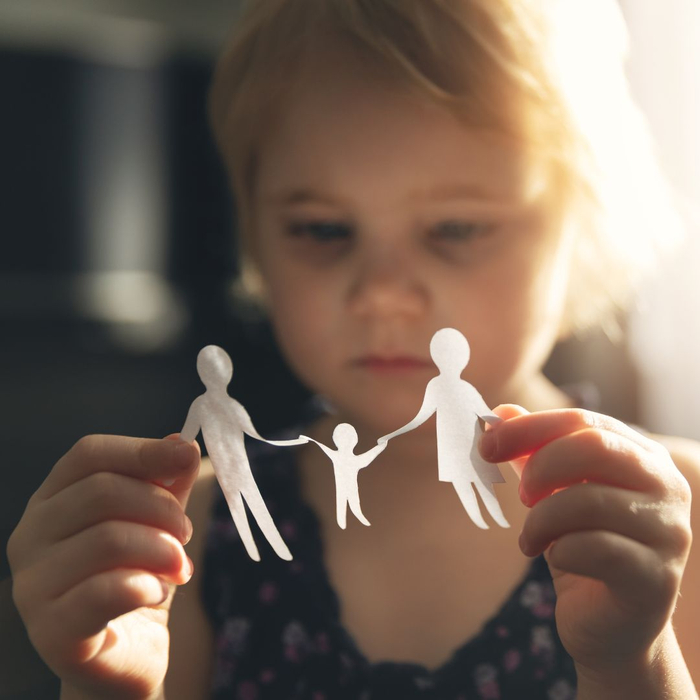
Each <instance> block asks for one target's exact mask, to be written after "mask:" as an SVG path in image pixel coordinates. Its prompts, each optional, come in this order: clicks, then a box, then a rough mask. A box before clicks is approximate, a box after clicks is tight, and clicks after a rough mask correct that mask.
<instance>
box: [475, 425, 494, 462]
mask: <svg viewBox="0 0 700 700" xmlns="http://www.w3.org/2000/svg"><path fill="white" fill-rule="evenodd" d="M493 432H494V431H493V430H487V431H485V432H484V433H482V435H481V439H480V440H479V451H480V452H481V456H482V457H483V458H484V459H486V460H490V459H491V458H492V457H493V456H494V455H495V454H496V447H497V442H496V437H495V436H494V434H493Z"/></svg>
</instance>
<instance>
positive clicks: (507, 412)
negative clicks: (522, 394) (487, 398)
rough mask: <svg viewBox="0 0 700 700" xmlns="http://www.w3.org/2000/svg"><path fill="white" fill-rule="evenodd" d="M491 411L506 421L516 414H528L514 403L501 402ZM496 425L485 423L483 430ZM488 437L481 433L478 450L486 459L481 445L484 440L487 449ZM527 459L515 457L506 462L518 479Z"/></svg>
mask: <svg viewBox="0 0 700 700" xmlns="http://www.w3.org/2000/svg"><path fill="white" fill-rule="evenodd" d="M493 413H494V415H497V416H498V417H499V418H501V420H502V421H506V420H510V419H511V418H515V417H516V416H525V415H527V414H528V411H527V410H526V409H524V408H523V407H522V406H517V405H515V404H501V405H500V406H497V407H496V408H495V409H494V410H493ZM497 425H500V423H495V424H493V425H490V424H489V423H487V424H486V431H485V432H486V433H488V432H489V431H491V430H493V428H495V427H496V426H497ZM489 439H490V438H488V437H487V438H485V437H484V434H482V436H481V438H480V441H479V451H480V452H481V454H482V456H483V457H484V458H485V459H488V456H487V455H486V454H484V451H483V449H482V445H483V444H484V442H486V448H487V450H488V441H489ZM527 459H528V458H527V457H519V458H516V459H511V460H508V464H510V466H511V467H512V469H513V471H514V472H515V473H516V475H517V477H518V478H519V479H520V478H521V477H522V474H523V469H524V468H525V464H526V462H527Z"/></svg>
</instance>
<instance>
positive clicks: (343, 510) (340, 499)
mask: <svg viewBox="0 0 700 700" xmlns="http://www.w3.org/2000/svg"><path fill="white" fill-rule="evenodd" d="M347 513H348V499H347V498H345V495H344V494H342V493H341V492H340V488H339V484H336V485H335V517H336V520H337V521H338V526H339V527H341V528H342V529H343V530H344V529H345V527H346V525H347Z"/></svg>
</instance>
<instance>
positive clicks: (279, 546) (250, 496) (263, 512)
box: [241, 478, 292, 561]
mask: <svg viewBox="0 0 700 700" xmlns="http://www.w3.org/2000/svg"><path fill="white" fill-rule="evenodd" d="M241 493H242V494H243V498H245V501H246V503H247V504H248V506H249V507H250V512H251V513H252V514H253V517H254V518H255V520H256V522H257V523H258V525H259V526H260V529H261V530H262V533H263V535H265V537H266V539H267V541H268V542H269V543H270V545H271V546H272V549H274V550H275V553H276V554H277V556H278V557H279V558H280V559H285V560H286V561H291V560H292V553H291V552H290V551H289V549H288V548H287V545H286V544H285V543H284V540H283V539H282V535H280V533H279V530H278V529H277V526H276V525H275V521H274V520H273V519H272V516H271V515H270V511H269V510H268V509H267V506H266V505H265V501H264V500H263V497H262V496H261V495H260V491H259V490H258V485H257V484H256V483H255V481H254V480H253V479H252V478H251V479H250V481H249V482H248V483H247V484H246V485H245V487H244V488H243V489H242V491H241Z"/></svg>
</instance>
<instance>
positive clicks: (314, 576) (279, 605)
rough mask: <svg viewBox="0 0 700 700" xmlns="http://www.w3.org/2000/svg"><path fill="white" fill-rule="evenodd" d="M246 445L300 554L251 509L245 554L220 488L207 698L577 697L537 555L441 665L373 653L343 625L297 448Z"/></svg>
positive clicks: (209, 565) (208, 574)
mask: <svg viewBox="0 0 700 700" xmlns="http://www.w3.org/2000/svg"><path fill="white" fill-rule="evenodd" d="M298 434H299V433H298V432H295V433H294V434H290V435H285V436H281V437H296V436H297V435H298ZM248 454H249V457H250V462H251V466H252V468H253V472H254V474H255V478H256V480H257V483H258V486H259V487H260V491H261V493H262V494H263V497H264V499H265V502H266V503H267V505H268V508H269V510H270V512H271V514H272V517H273V518H274V520H275V522H276V523H277V526H278V528H279V530H280V533H281V534H282V537H283V538H284V539H285V541H286V542H287V544H288V546H289V548H290V550H291V551H292V553H293V555H294V560H293V561H291V562H287V561H283V560H281V559H279V558H278V557H277V556H276V555H275V553H274V552H273V551H272V549H271V547H270V546H269V545H268V544H267V542H266V541H265V538H264V537H263V536H262V534H261V533H260V531H259V529H258V528H257V526H256V524H255V522H254V520H253V518H252V517H251V518H250V520H251V528H252V530H253V535H254V537H255V539H256V542H257V544H258V546H259V548H260V556H261V558H262V561H261V562H254V561H252V560H251V559H249V558H248V555H247V554H246V551H245V549H244V547H243V544H242V542H241V541H240V538H239V537H238V533H237V531H236V528H235V526H234V524H233V522H232V520H231V515H230V514H229V511H228V506H227V505H226V502H225V500H224V498H223V495H221V494H220V493H219V494H218V496H217V499H216V501H215V507H214V513H213V519H212V523H211V528H210V531H209V535H208V541H207V548H206V553H205V563H204V567H205V568H204V580H203V597H204V604H205V607H206V609H207V612H208V614H209V616H210V618H211V621H212V624H213V626H214V631H215V658H214V664H213V668H214V671H213V677H212V685H211V697H212V698H231V699H233V700H270V699H277V698H280V699H282V700H297V699H299V700H301V699H304V700H350V699H352V700H394V699H397V700H412V699H413V698H416V699H419V698H420V699H421V700H428V699H435V700H471V699H472V698H474V699H479V700H498V699H501V698H502V699H506V700H507V699H515V700H529V699H530V698H532V699H537V700H540V699H541V700H573V698H575V696H576V675H575V671H574V666H573V661H572V660H571V657H569V655H568V654H567V653H566V651H565V650H564V648H563V647H562V645H561V642H560V641H559V637H558V635H557V630H556V626H555V623H554V604H555V596H554V589H553V586H552V580H551V577H550V575H549V570H548V568H547V564H546V562H545V561H544V559H543V558H542V557H539V558H536V559H534V560H533V563H532V566H531V567H530V569H529V570H528V572H527V574H526V575H525V577H524V579H523V580H522V581H521V582H520V584H518V586H517V587H516V588H515V590H514V591H513V592H512V594H511V596H510V598H509V599H508V600H507V601H506V602H505V603H504V605H503V606H502V608H501V609H500V610H498V612H496V614H495V615H494V616H493V617H492V618H491V619H490V620H489V621H488V622H487V623H486V624H485V625H484V627H483V629H482V630H481V632H480V633H479V634H477V635H476V636H475V637H473V638H472V639H469V640H467V641H465V643H464V645H463V646H461V647H460V648H459V649H457V650H456V651H455V653H454V655H453V656H452V658H450V659H449V660H448V661H447V662H446V663H445V664H444V665H442V666H441V667H440V668H438V669H435V670H428V669H426V668H424V667H422V666H420V665H417V664H411V663H394V662H381V663H371V662H369V661H368V660H367V659H366V658H365V657H364V656H363V655H362V652H361V651H360V650H359V649H358V648H357V646H356V644H355V642H354V641H353V639H352V637H351V636H350V634H349V633H348V632H347V630H345V629H344V627H343V625H342V624H341V621H340V620H341V615H340V607H339V601H338V598H337V596H336V594H335V591H334V590H333V588H332V587H331V584H330V581H329V578H328V574H327V571H326V569H325V565H324V561H323V550H322V544H321V538H320V530H319V523H318V521H317V519H316V516H315V514H314V512H313V511H312V510H311V509H310V508H309V507H308V506H307V505H306V504H305V503H304V502H303V501H302V499H301V497H300V493H299V488H298V481H297V471H296V466H295V461H294V450H290V449H288V448H286V449H285V448H279V447H271V446H269V445H266V444H264V443H260V442H255V441H251V442H250V443H248ZM368 585H371V582H368Z"/></svg>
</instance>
